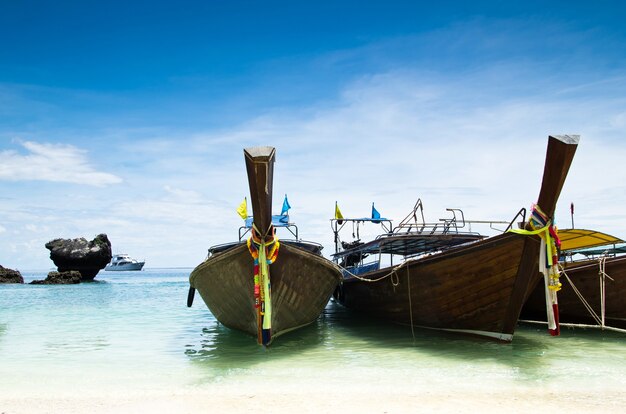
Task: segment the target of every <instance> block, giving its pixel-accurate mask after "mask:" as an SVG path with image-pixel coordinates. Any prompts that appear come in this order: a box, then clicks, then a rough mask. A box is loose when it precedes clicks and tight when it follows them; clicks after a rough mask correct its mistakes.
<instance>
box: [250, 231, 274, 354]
mask: <svg viewBox="0 0 626 414" xmlns="http://www.w3.org/2000/svg"><path fill="white" fill-rule="evenodd" d="M267 233H268V234H271V239H270V240H269V241H267V240H266V238H267V237H261V236H260V232H259V231H258V229H257V228H256V226H255V225H252V235H251V236H250V238H249V239H248V242H247V244H248V250H249V251H250V254H251V255H252V258H253V259H254V307H255V308H256V310H257V326H258V337H257V340H258V342H259V344H262V345H268V344H269V343H270V341H271V339H272V300H271V290H272V289H271V284H270V270H269V265H270V264H272V263H274V261H275V260H276V258H277V257H278V248H279V246H280V243H279V242H278V237H276V234H274V228H273V227H272V226H270V228H269V230H268V232H267Z"/></svg>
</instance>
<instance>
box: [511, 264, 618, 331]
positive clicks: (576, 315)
mask: <svg viewBox="0 0 626 414" xmlns="http://www.w3.org/2000/svg"><path fill="white" fill-rule="evenodd" d="M599 270H600V267H599V262H598V260H590V261H585V262H583V263H570V264H568V265H566V267H565V272H566V273H567V275H568V276H569V278H570V279H571V280H572V282H573V283H574V286H575V287H576V289H578V291H579V292H580V293H581V295H582V297H583V298H584V299H585V301H587V303H588V304H589V305H590V306H591V308H592V309H593V311H594V312H595V313H596V314H597V315H598V316H600V315H601V309H602V301H601V294H600V292H601V284H600V276H599ZM604 272H605V273H606V274H607V275H608V276H609V277H610V278H611V279H613V280H611V279H609V278H606V279H605V290H604V295H605V325H606V326H611V327H614V328H621V329H626V256H620V257H612V258H607V259H606V262H605V267H604ZM560 280H561V283H562V284H563V286H562V288H561V290H559V292H558V293H557V297H558V301H559V319H560V321H561V322H562V323H572V324H593V325H596V324H598V322H597V321H596V320H595V319H594V318H593V316H591V313H590V312H589V311H588V310H587V308H586V307H585V305H584V303H583V301H582V300H581V299H580V298H579V297H578V295H577V294H576V292H575V291H574V289H573V288H572V285H571V284H570V283H569V282H568V280H567V278H566V277H565V276H564V275H561V278H560ZM543 289H544V287H543V283H539V284H538V286H537V287H536V288H535V289H534V290H533V292H532V294H531V295H530V297H529V298H528V301H527V302H526V304H525V305H524V308H523V310H522V315H521V318H522V319H528V320H535V321H545V320H546V306H545V298H544V290H543Z"/></svg>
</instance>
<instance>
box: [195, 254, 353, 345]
mask: <svg viewBox="0 0 626 414" xmlns="http://www.w3.org/2000/svg"><path fill="white" fill-rule="evenodd" d="M271 272H272V273H271V281H272V308H273V309H272V339H275V338H276V337H278V336H280V335H281V334H283V333H285V332H288V331H290V330H293V329H296V328H299V327H301V326H305V325H308V324H310V323H312V322H313V321H315V320H316V319H317V317H318V316H319V315H320V313H321V312H322V311H323V310H324V307H325V306H326V304H327V303H328V300H329V299H330V296H331V295H332V292H333V290H334V289H335V287H336V286H337V284H338V283H339V281H340V278H341V276H340V273H339V270H338V268H337V267H336V266H335V265H334V264H333V263H332V262H330V261H329V260H327V259H324V258H323V257H321V256H318V255H315V254H312V253H309V252H308V251H306V250H302V249H298V248H297V247H293V246H291V245H288V244H284V245H281V246H280V251H279V254H278V258H277V259H276V261H275V262H274V263H273V264H272V265H271ZM190 283H191V285H192V286H193V287H194V288H195V289H196V290H197V291H198V292H199V293H200V295H201V296H202V299H203V300H204V302H205V303H206V304H207V306H208V308H209V310H210V311H211V313H212V314H213V315H214V316H215V318H216V319H217V320H218V321H220V322H221V323H222V324H224V325H225V326H227V327H229V328H231V329H237V330H240V331H244V332H246V333H248V334H250V335H253V336H256V335H257V315H256V308H255V307H254V279H253V261H252V257H251V256H250V253H249V252H248V248H247V246H246V245H245V244H244V245H238V246H236V247H234V248H232V249H230V250H228V251H225V252H223V253H220V254H217V255H215V256H213V257H211V258H209V259H208V260H206V261H205V262H204V263H201V264H200V265H199V266H198V267H196V268H195V269H194V271H193V272H192V273H191V276H190Z"/></svg>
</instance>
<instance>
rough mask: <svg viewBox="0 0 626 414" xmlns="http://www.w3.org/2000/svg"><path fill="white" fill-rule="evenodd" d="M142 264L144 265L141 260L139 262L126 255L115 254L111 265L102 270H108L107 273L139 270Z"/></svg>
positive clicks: (144, 262)
mask: <svg viewBox="0 0 626 414" xmlns="http://www.w3.org/2000/svg"><path fill="white" fill-rule="evenodd" d="M144 264H146V261H145V260H142V261H141V262H140V261H137V260H135V259H133V258H131V257H130V256H129V255H127V254H116V255H113V259H111V263H109V264H108V265H106V267H105V268H104V270H109V271H123V270H141V268H142V267H143V265H144Z"/></svg>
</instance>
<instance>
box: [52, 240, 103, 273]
mask: <svg viewBox="0 0 626 414" xmlns="http://www.w3.org/2000/svg"><path fill="white" fill-rule="evenodd" d="M46 248H47V249H48V250H50V259H52V261H53V262H54V264H55V265H56V267H57V269H58V270H59V272H68V271H71V270H76V271H78V272H80V274H81V277H82V280H92V279H93V278H94V277H96V275H97V274H98V272H99V271H100V269H103V268H104V267H105V266H106V265H107V263H109V262H110V261H111V242H110V241H109V239H108V237H107V235H106V234H99V235H97V236H96V238H95V239H93V240H92V241H90V242H88V241H87V240H85V239H84V238H83V237H81V238H79V239H54V240H51V241H49V242H48V243H46Z"/></svg>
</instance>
